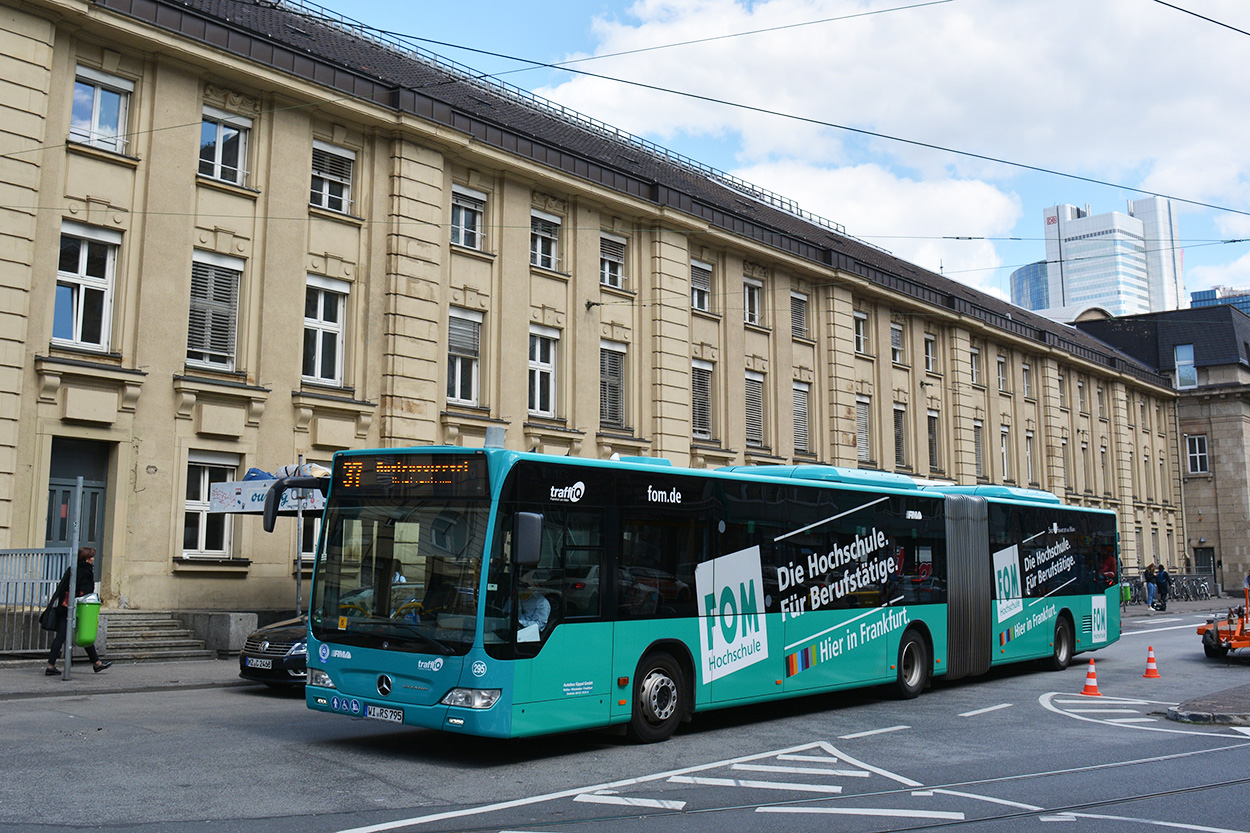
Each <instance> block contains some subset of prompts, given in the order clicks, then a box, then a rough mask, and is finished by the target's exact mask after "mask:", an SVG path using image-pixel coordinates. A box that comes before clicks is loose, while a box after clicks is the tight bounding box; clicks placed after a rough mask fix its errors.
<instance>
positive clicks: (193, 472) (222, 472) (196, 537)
mask: <svg viewBox="0 0 1250 833" xmlns="http://www.w3.org/2000/svg"><path fill="white" fill-rule="evenodd" d="M238 465H239V458H238V456H237V455H234V454H225V453H220V452H216V453H215V452H202V451H192V452H191V454H190V457H189V459H188V462H187V493H186V500H185V501H184V502H183V514H182V555H183V556H184V557H186V558H197V557H198V558H204V557H208V558H228V557H230V532H231V516H230V515H229V514H227V513H224V512H210V511H208V510H209V506H210V503H211V501H210V497H211V495H212V490H213V485H214V484H217V483H225V482H226V481H228V480H234V479H235V471H236V470H237V468H238Z"/></svg>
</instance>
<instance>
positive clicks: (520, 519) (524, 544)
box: [512, 512, 543, 567]
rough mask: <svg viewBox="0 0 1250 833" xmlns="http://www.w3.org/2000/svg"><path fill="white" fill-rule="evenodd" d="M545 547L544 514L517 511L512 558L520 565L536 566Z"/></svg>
mask: <svg viewBox="0 0 1250 833" xmlns="http://www.w3.org/2000/svg"><path fill="white" fill-rule="evenodd" d="M542 549H543V516H542V515H540V514H538V513H537V512H517V513H516V520H515V521H513V524H512V560H513V561H514V562H516V564H517V566H518V567H534V566H536V565H537V564H538V559H539V556H541V555H542Z"/></svg>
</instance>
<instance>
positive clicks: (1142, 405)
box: [1137, 399, 1150, 431]
mask: <svg viewBox="0 0 1250 833" xmlns="http://www.w3.org/2000/svg"><path fill="white" fill-rule="evenodd" d="M1137 404H1138V405H1139V406H1140V408H1141V430H1143V431H1149V430H1150V420H1149V419H1147V413H1146V400H1145V399H1140V400H1138V403H1137Z"/></svg>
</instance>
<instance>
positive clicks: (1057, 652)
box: [1046, 617, 1072, 671]
mask: <svg viewBox="0 0 1250 833" xmlns="http://www.w3.org/2000/svg"><path fill="white" fill-rule="evenodd" d="M1052 644H1053V646H1054V650H1052V651H1051V653H1050V659H1049V660H1047V662H1046V667H1047V668H1049V669H1050V670H1051V671H1062V670H1063V669H1065V668H1067V667H1068V663H1070V662H1072V625H1070V624H1069V623H1068V620H1067V619H1065V618H1063V617H1060V618H1059V621H1058V622H1055V641H1054V642H1053V643H1052Z"/></svg>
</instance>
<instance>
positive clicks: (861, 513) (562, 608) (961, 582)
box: [265, 447, 1120, 742]
mask: <svg viewBox="0 0 1250 833" xmlns="http://www.w3.org/2000/svg"><path fill="white" fill-rule="evenodd" d="M327 480H328V481H329V482H328V483H327V482H326V481H327ZM313 486H316V487H319V488H322V489H324V490H327V501H326V509H325V515H324V519H323V523H322V527H321V529H322V531H321V541H320V544H319V548H318V553H317V560H316V567H315V571H314V573H313V588H312V595H311V601H310V607H309V640H308V682H307V686H306V698H307V703H308V706H309V708H312V709H315V710H318V711H327V712H335V713H338V714H343V715H348V716H353V717H361V718H371V719H377V720H384V721H392V722H395V723H401V724H405V725H410V726H423V727H427V728H431V729H442V730H444V731H449V732H463V733H466V734H473V735H484V736H490V737H519V736H527V735H536V734H542V733H549V732H561V731H567V730H572V729H584V728H591V727H598V726H608V725H624V726H625V727H626V729H627V730H628V732H629V734H630V735H631V736H633V737H634V738H635V739H637V740H640V741H643V742H651V741H659V740H664V739H665V738H667V737H669V736H670V735H671V734H672V733H673V732H674V730H675V729H676V728H677V726H678V724H679V723H681V722H682V721H683V720H687V719H689V718H690V716H691V715H693V714H694V713H695V712H699V711H704V710H706V709H714V708H721V707H728V706H739V705H744V704H749V703H759V702H763V701H768V700H774V699H777V698H781V697H795V696H802V695H808V694H816V693H821V692H829V691H836V690H839V689H847V688H854V687H860V686H874V685H886V686H890V687H892V688H893V689H894V691H895V692H896V693H897V694H898V696H900V697H904V698H910V697H915V696H917V695H918V694H920V692H921V691H922V690H923V689H924V688H925V687H926V685H927V684H928V683H929V681H930V679H931V678H932V677H941V676H944V677H946V678H948V679H957V678H961V677H968V676H975V675H978V674H983V673H985V672H986V671H988V670H989V669H990V668H991V667H992V666H995V665H998V664H1001V663H1010V662H1020V661H1024V660H1042V661H1043V662H1044V663H1046V664H1047V665H1049V666H1050V667H1052V668H1054V669H1062V668H1065V667H1066V666H1067V665H1068V663H1069V662H1070V661H1071V659H1072V657H1073V655H1075V654H1076V653H1079V652H1081V651H1088V650H1092V649H1095V648H1100V647H1103V646H1105V645H1109V644H1110V643H1112V642H1114V641H1115V640H1116V639H1118V638H1119V636H1120V617H1119V603H1118V595H1117V594H1118V593H1119V567H1118V538H1117V533H1116V516H1115V514H1114V513H1112V512H1107V511H1102V510H1094V509H1085V508H1077V507H1071V506H1065V505H1063V504H1062V503H1061V502H1060V501H1059V499H1058V498H1056V497H1055V496H1054V495H1052V494H1050V493H1048V492H1040V491H1035V490H1028V489H1013V488H1009V487H1002V486H972V487H964V486H944V485H934V484H922V483H919V482H917V481H915V480H913V479H911V478H909V477H905V476H901V475H893V474H887V473H880V472H867V471H858V470H852V469H840V468H835V467H831V466H815V465H811V466H805V465H797V466H749V467H732V468H726V469H720V470H715V471H709V470H694V469H683V468H677V467H674V466H671V465H669V464H668V461H665V460H659V459H652V458H627V459H622V460H610V461H609V460H585V459H578V458H571V457H553V456H549V455H543V454H530V453H520V452H514V451H508V450H505V449H501V448H488V449H464V448H458V447H428V448H414V449H388V450H375V451H350V452H341V453H339V454H337V455H336V456H335V458H334V464H333V473H332V476H331V477H330V478H321V479H316V478H286V479H284V480H281V481H279V482H278V484H277V485H275V486H274V488H273V489H271V491H270V495H269V497H270V500H269V504H271V506H270V507H267V511H266V519H265V520H266V525H267V528H270V529H272V525H273V522H274V516H275V513H276V505H277V504H276V501H277V498H278V496H280V494H281V492H282V491H283V490H284V489H285V488H309V487H313Z"/></svg>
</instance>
